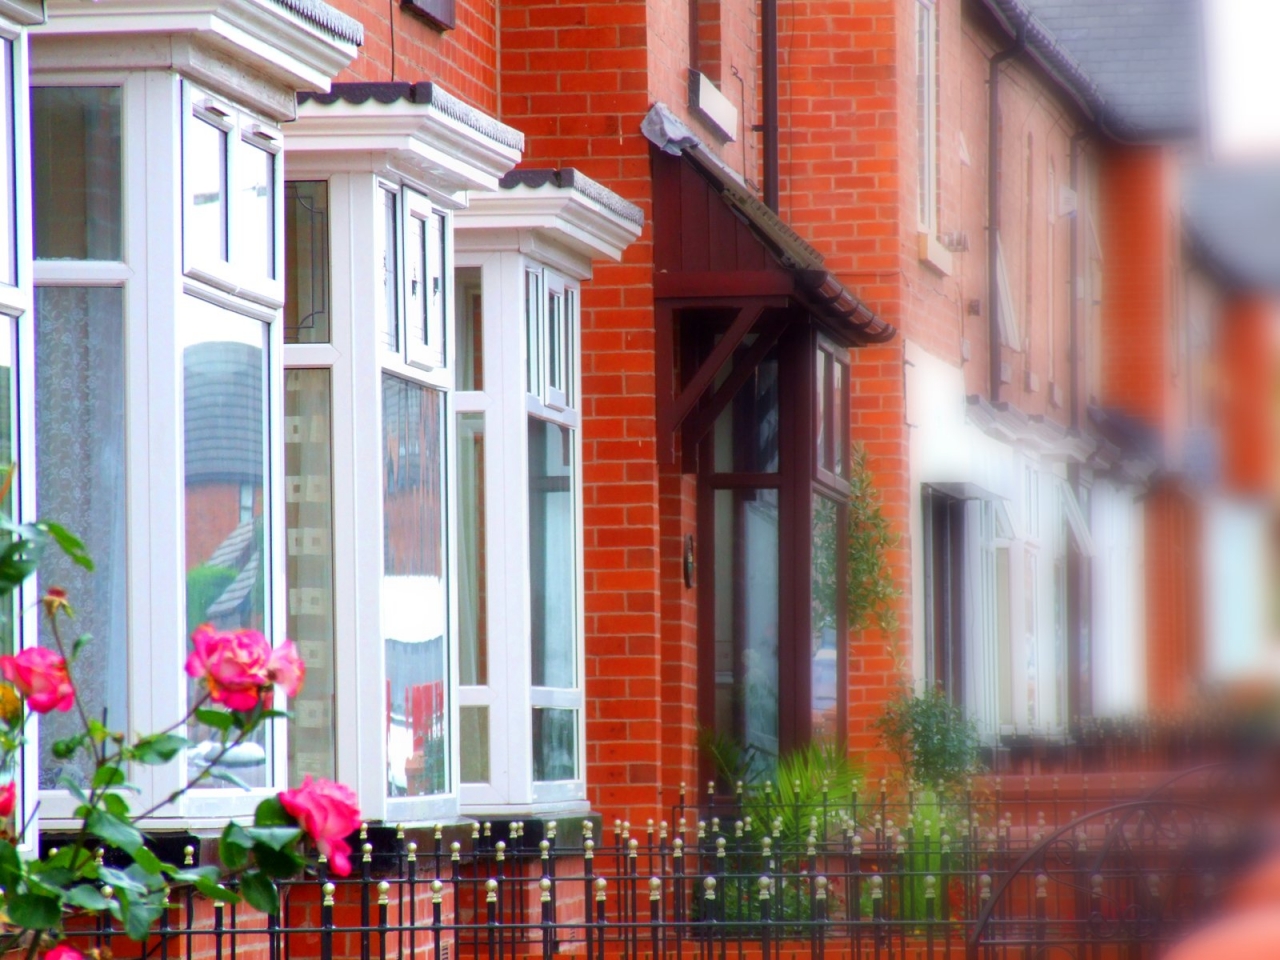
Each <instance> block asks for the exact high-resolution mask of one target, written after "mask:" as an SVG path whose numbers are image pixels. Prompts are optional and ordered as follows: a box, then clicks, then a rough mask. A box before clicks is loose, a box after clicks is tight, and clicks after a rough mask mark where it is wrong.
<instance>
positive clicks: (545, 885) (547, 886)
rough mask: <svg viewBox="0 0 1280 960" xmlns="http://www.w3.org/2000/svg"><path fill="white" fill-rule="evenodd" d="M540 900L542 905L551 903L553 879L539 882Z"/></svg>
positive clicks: (544, 878) (543, 879)
mask: <svg viewBox="0 0 1280 960" xmlns="http://www.w3.org/2000/svg"><path fill="white" fill-rule="evenodd" d="M538 900H539V901H540V902H541V903H550V902H551V879H550V878H549V877H543V878H542V879H541V880H539V881H538Z"/></svg>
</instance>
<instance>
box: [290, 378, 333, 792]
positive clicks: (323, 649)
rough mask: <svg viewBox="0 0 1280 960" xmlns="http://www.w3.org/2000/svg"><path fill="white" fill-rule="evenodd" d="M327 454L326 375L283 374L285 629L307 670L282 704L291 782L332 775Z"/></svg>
mask: <svg viewBox="0 0 1280 960" xmlns="http://www.w3.org/2000/svg"><path fill="white" fill-rule="evenodd" d="M332 455H333V442H332V396H331V393H330V383H329V371H328V370H288V371H286V372H285V381H284V473H285V477H284V490H285V494H284V499H285V508H284V509H285V585H286V588H287V596H288V616H287V619H286V621H285V624H286V632H287V635H288V637H289V639H291V640H293V641H294V642H295V643H296V644H297V645H298V651H299V652H300V653H301V654H302V659H303V661H304V662H305V663H306V665H307V682H306V683H305V684H304V685H303V687H302V692H301V693H300V694H299V695H298V696H297V697H296V698H295V699H294V700H293V701H292V702H291V703H290V704H289V709H290V710H291V711H292V712H293V721H292V724H291V727H290V737H289V782H290V783H291V784H297V783H300V782H301V781H302V778H303V777H304V776H305V775H306V774H311V775H312V776H316V777H326V778H328V779H330V780H332V779H333V778H334V776H335V766H336V736H335V731H334V709H333V708H334V690H335V682H334V659H333V500H332V497H331V493H330V491H331V477H332V475H333V469H332Z"/></svg>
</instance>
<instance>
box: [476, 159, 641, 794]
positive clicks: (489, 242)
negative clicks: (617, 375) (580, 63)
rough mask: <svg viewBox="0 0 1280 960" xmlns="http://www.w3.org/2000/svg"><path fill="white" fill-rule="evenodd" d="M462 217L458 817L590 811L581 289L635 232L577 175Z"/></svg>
mask: <svg viewBox="0 0 1280 960" xmlns="http://www.w3.org/2000/svg"><path fill="white" fill-rule="evenodd" d="M455 221H456V236H455V246H456V247H457V250H458V254H457V268H456V273H455V289H456V291H457V300H456V303H455V315H454V337H453V339H454V342H455V343H456V344H457V345H458V347H457V351H458V352H457V356H458V357H460V358H462V360H463V361H465V362H463V363H462V364H461V365H460V367H459V369H458V375H459V377H460V378H461V379H460V382H459V386H458V389H457V391H456V393H455V403H456V409H457V423H458V433H459V437H460V448H459V463H460V467H459V477H458V484H459V498H460V501H461V503H463V504H464V510H463V513H462V517H463V519H462V521H461V531H460V534H461V538H460V539H461V550H460V556H459V579H460V598H461V601H462V614H463V619H462V630H461V632H460V657H461V663H462V667H463V669H462V673H461V677H460V679H461V686H460V687H459V690H458V700H459V703H460V705H461V706H460V711H459V715H460V727H461V729H460V744H461V746H460V750H461V753H462V757H463V765H462V769H461V779H462V784H461V800H462V810H463V811H464V812H472V813H475V814H484V815H489V814H492V815H503V814H512V815H514V814H526V813H532V814H537V813H538V812H543V811H545V812H555V813H560V812H564V811H566V810H573V809H585V805H586V777H587V770H586V758H585V751H584V741H585V730H586V716H585V700H584V677H583V674H584V669H585V662H584V655H583V632H584V616H583V600H582V598H583V570H582V543H583V537H582V473H581V463H582V414H581V411H580V408H579V405H578V397H579V396H580V391H579V377H580V363H579V349H578V343H579V331H580V316H579V309H580V307H579V304H580V302H581V291H580V284H581V283H582V282H584V281H586V280H588V279H589V278H590V276H591V262H592V260H593V259H597V258H605V257H608V258H611V259H619V258H620V257H621V254H622V250H623V249H624V248H625V247H626V246H627V244H628V243H630V242H631V241H632V240H634V239H635V237H636V236H637V235H638V233H639V230H640V225H641V222H642V221H641V218H640V215H639V211H638V210H637V209H636V208H634V207H632V206H631V205H630V204H628V203H626V202H625V201H623V200H621V199H620V198H618V197H617V196H615V195H613V194H612V193H610V192H609V191H607V190H605V189H603V188H602V187H600V186H599V185H598V184H595V183H594V182H592V181H590V180H588V179H587V178H585V177H583V176H582V175H581V174H578V173H576V171H572V170H566V171H547V170H531V171H518V172H516V173H513V174H511V175H509V177H508V178H507V179H506V180H504V184H503V189H502V190H500V191H497V192H493V193H487V194H476V195H473V196H472V198H471V202H470V204H469V205H468V208H467V209H466V210H464V211H460V212H459V213H458V214H456V216H455Z"/></svg>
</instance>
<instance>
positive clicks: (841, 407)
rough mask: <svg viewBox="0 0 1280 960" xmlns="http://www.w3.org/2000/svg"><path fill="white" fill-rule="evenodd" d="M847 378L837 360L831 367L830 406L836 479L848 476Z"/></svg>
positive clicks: (841, 364) (844, 370)
mask: <svg viewBox="0 0 1280 960" xmlns="http://www.w3.org/2000/svg"><path fill="white" fill-rule="evenodd" d="M848 386H849V377H848V369H847V368H846V367H845V365H844V364H843V363H840V362H839V361H838V360H837V361H836V362H835V363H833V364H832V365H831V406H832V408H833V410H832V414H833V415H832V418H831V419H832V422H833V423H834V424H835V426H834V431H835V436H834V437H833V438H832V440H833V442H832V449H833V451H834V454H835V463H834V465H833V470H832V472H833V473H834V474H835V475H836V476H837V477H848V475H849V391H848Z"/></svg>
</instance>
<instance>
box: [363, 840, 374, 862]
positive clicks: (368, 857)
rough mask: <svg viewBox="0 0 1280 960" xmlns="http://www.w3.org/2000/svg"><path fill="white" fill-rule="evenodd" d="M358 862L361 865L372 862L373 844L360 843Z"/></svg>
mask: <svg viewBox="0 0 1280 960" xmlns="http://www.w3.org/2000/svg"><path fill="white" fill-rule="evenodd" d="M360 860H361V862H362V863H372V862H373V844H372V843H362V844H361V845H360Z"/></svg>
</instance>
